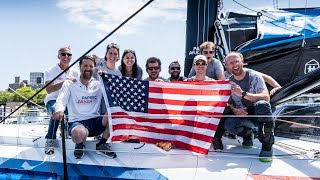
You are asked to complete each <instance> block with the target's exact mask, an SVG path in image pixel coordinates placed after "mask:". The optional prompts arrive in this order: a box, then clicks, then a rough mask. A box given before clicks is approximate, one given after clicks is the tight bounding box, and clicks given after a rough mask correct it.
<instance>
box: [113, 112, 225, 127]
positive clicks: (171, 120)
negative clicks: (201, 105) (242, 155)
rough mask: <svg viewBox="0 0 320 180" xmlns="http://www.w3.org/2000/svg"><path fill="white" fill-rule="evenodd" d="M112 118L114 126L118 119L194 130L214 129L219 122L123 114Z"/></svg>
mask: <svg viewBox="0 0 320 180" xmlns="http://www.w3.org/2000/svg"><path fill="white" fill-rule="evenodd" d="M112 118H114V119H116V120H114V122H115V124H116V123H117V120H118V119H121V118H126V119H131V120H134V121H136V122H140V123H157V124H166V123H171V124H173V125H183V126H190V127H196V128H208V129H214V128H215V126H216V125H217V124H218V123H219V120H218V119H216V118H205V117H204V118H194V119H195V120H194V121H191V120H180V119H175V118H159V119H150V118H143V117H133V116H130V115H129V114H126V113H124V112H117V113H112Z"/></svg>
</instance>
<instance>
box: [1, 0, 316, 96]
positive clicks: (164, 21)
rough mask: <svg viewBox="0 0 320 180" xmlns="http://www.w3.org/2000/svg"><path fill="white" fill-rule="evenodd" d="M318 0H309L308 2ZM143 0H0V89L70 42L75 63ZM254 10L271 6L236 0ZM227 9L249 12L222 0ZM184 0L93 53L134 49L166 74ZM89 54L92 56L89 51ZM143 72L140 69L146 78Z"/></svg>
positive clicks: (174, 56)
mask: <svg viewBox="0 0 320 180" xmlns="http://www.w3.org/2000/svg"><path fill="white" fill-rule="evenodd" d="M316 1H317V0H308V2H307V5H308V6H312V4H316V3H315V2H316ZM144 2H146V1H145V0H107V1H104V0H81V1H80V0H57V1H54V0H47V1H39V0H28V1H25V0H3V1H1V6H0V17H1V18H0V23H1V28H0V42H1V51H0V52H1V63H2V66H1V67H2V68H1V71H0V90H5V89H7V87H8V84H9V83H13V82H14V77H15V76H20V77H21V79H23V80H24V79H26V80H28V81H30V80H29V73H30V72H44V71H45V69H46V68H48V67H50V66H52V65H54V64H55V63H57V62H58V59H57V50H58V49H59V48H60V47H62V46H66V45H70V46H71V48H72V50H73V55H74V56H73V61H75V60H76V59H78V57H80V56H81V55H82V54H83V53H85V52H86V51H87V50H89V49H90V48H91V47H92V46H93V45H95V44H96V43H97V42H98V41H99V40H101V39H102V38H103V37H104V36H105V35H107V34H108V33H109V32H110V31H112V30H113V29H114V28H115V27H116V26H117V25H118V24H120V23H121V22H122V21H123V20H124V19H126V18H127V17H128V16H129V15H131V14H132V13H133V12H134V11H136V10H137V9H138V8H139V7H141V6H142V5H143V3H144ZM238 2H240V3H243V4H245V5H247V6H249V7H254V8H255V9H265V8H272V7H273V1H272V0H269V1H262V0H261V1H257V0H238ZM289 2H290V5H291V6H299V7H301V6H302V7H304V5H305V1H304V0H291V1H289V0H279V6H280V7H281V6H287V5H288V4H289ZM224 5H225V9H226V10H238V11H248V10H245V9H244V8H242V7H240V6H239V5H236V4H235V3H233V2H232V0H225V3H224ZM186 7H187V0H155V1H154V2H153V3H152V4H151V5H150V6H148V7H147V8H146V9H145V10H143V11H142V12H141V13H140V14H138V15H137V16H136V17H135V18H134V19H133V21H130V22H129V23H128V24H126V25H125V26H124V27H122V28H121V29H120V31H119V32H117V33H115V34H114V35H113V36H111V37H110V38H109V39H107V40H106V41H105V42H104V43H102V44H101V45H100V46H99V47H97V48H96V49H94V50H93V51H92V53H95V54H98V55H99V56H103V55H104V53H105V47H106V45H107V44H109V43H110V42H115V43H117V44H119V45H120V48H121V53H120V54H122V51H123V50H124V49H127V48H130V49H134V50H135V51H136V53H137V59H138V64H139V65H140V66H141V67H144V65H145V61H146V59H147V58H148V57H151V56H156V57H159V58H160V59H161V60H162V62H163V66H162V72H161V74H160V75H161V76H163V77H168V76H169V74H168V72H167V67H168V64H169V63H170V62H171V61H173V60H179V61H180V62H181V64H182V65H183V64H184V62H183V61H184V53H185V52H184V51H185V24H186V22H185V21H186ZM92 53H90V54H92ZM146 76H147V74H146V72H145V71H144V77H146Z"/></svg>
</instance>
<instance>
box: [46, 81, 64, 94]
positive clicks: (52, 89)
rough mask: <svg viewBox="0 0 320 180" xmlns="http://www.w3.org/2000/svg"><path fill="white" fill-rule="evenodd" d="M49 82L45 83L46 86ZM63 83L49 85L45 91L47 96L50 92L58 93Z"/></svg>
mask: <svg viewBox="0 0 320 180" xmlns="http://www.w3.org/2000/svg"><path fill="white" fill-rule="evenodd" d="M49 82H50V81H46V85H47V84H48V83H49ZM62 84H63V82H61V83H58V84H50V85H49V86H47V87H46V91H47V93H48V94H50V93H52V92H56V91H58V90H59V89H60V88H61V87H62Z"/></svg>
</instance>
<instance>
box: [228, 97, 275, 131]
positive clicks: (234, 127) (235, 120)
mask: <svg viewBox="0 0 320 180" xmlns="http://www.w3.org/2000/svg"><path fill="white" fill-rule="evenodd" d="M254 109H255V113H254V114H255V115H268V116H270V117H250V118H247V117H231V118H227V119H226V121H225V124H224V128H225V130H226V131H228V132H229V133H231V134H233V135H238V134H240V133H242V132H243V131H244V130H245V129H246V128H249V129H254V128H256V126H258V128H260V127H262V124H263V123H273V120H272V117H271V115H272V112H271V106H270V104H269V103H268V102H266V101H263V100H261V101H258V102H256V103H255V104H254Z"/></svg>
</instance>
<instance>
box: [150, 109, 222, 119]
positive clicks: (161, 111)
mask: <svg viewBox="0 0 320 180" xmlns="http://www.w3.org/2000/svg"><path fill="white" fill-rule="evenodd" d="M148 112H149V113H150V114H181V115H194V116H196V115H201V116H208V117H216V118H221V117H222V113H219V112H207V111H202V110H194V111H179V110H170V109H149V111H148Z"/></svg>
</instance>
